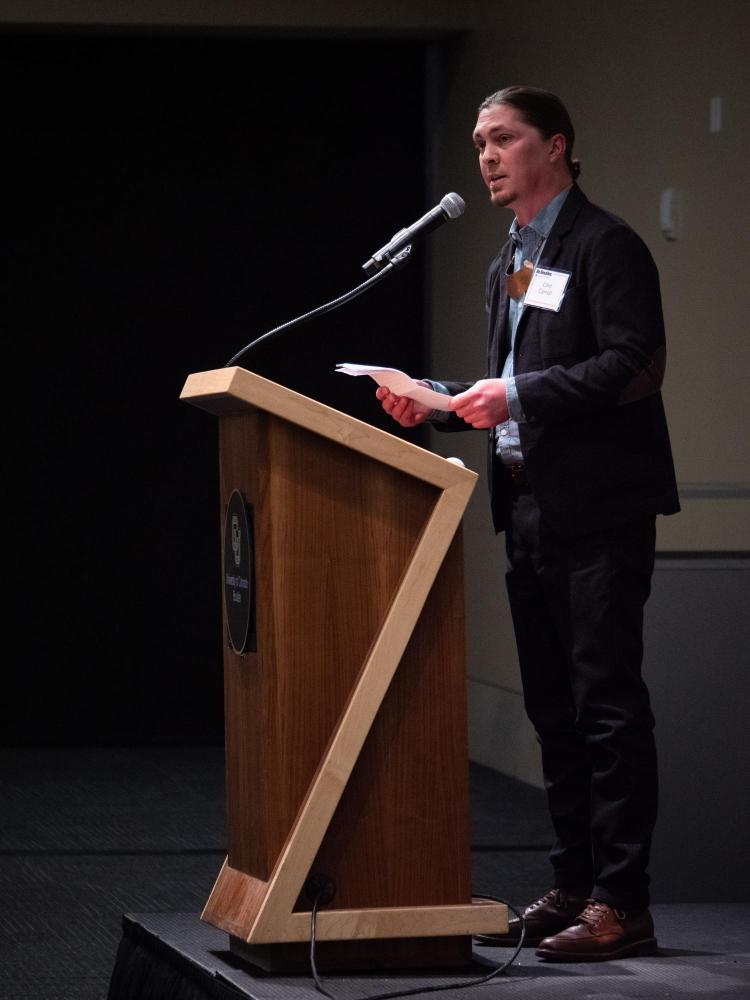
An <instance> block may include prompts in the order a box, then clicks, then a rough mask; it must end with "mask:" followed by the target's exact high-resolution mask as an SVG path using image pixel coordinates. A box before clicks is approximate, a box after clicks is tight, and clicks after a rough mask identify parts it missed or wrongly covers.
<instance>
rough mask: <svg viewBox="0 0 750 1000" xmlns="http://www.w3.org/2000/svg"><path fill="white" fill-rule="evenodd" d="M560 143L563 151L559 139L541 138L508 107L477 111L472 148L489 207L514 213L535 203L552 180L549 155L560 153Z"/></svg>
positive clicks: (553, 172) (554, 137)
mask: <svg viewBox="0 0 750 1000" xmlns="http://www.w3.org/2000/svg"><path fill="white" fill-rule="evenodd" d="M560 140H562V141H563V149H564V140H563V139H562V136H560V135H553V136H551V137H550V138H549V139H544V138H542V134H541V132H540V131H539V130H538V129H537V128H535V127H534V126H533V125H528V124H527V123H526V122H524V121H523V120H522V119H521V117H520V115H519V112H518V111H517V110H516V109H515V108H513V107H511V105H510V104H493V105H491V106H490V107H489V108H485V109H484V110H483V111H480V112H479V117H478V119H477V124H476V128H475V129H474V145H475V146H476V148H477V151H478V153H479V169H480V170H481V172H482V179H483V180H484V183H485V184H486V185H487V187H488V188H489V191H490V200H491V202H492V204H493V205H498V206H501V207H503V208H504V207H506V206H507V207H509V208H514V209H516V210H517V208H518V207H519V206H523V205H525V204H529V203H532V202H534V200H535V199H536V197H537V196H538V195H539V194H540V192H544V191H545V190H546V189H547V188H548V186H549V185H550V183H551V181H553V179H554V177H555V168H554V166H553V161H552V159H551V154H552V153H553V150H554V149H556V148H557V149H558V150H559V144H560Z"/></svg>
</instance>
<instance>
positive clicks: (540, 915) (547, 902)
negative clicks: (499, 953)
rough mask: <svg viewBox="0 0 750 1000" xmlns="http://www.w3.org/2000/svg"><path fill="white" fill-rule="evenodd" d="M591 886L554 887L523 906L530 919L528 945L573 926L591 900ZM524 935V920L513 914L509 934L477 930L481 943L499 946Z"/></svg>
mask: <svg viewBox="0 0 750 1000" xmlns="http://www.w3.org/2000/svg"><path fill="white" fill-rule="evenodd" d="M589 891H590V889H589V888H588V887H577V888H573V889H550V891H549V892H547V893H545V894H544V896H542V898H541V899H537V900H536V902H534V903H530V904H529V905H528V906H527V907H526V909H525V910H523V911H522V912H523V917H524V920H525V922H526V937H525V938H524V940H523V943H524V947H536V945H538V944H539V943H540V942H541V941H542V939H543V938H546V937H548V936H549V935H550V934H557V932H558V931H561V930H563V929H564V928H566V927H570V925H571V924H572V923H573V921H574V920H575V919H576V917H577V916H578V914H579V913H581V911H582V910H583V909H584V907H585V906H586V903H587V901H588V900H587V898H586V897H587V896H588V894H589ZM520 938H521V921H520V920H519V919H518V918H517V917H512V918H511V919H510V920H509V921H508V933H507V934H476V935H475V936H474V940H475V941H476V942H477V944H483V945H490V946H491V947H495V948H507V947H509V946H515V945H517V944H518V942H519V940H520Z"/></svg>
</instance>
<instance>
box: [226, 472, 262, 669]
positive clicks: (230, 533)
mask: <svg viewBox="0 0 750 1000" xmlns="http://www.w3.org/2000/svg"><path fill="white" fill-rule="evenodd" d="M253 564H254V546H253V518H252V510H251V508H250V506H249V504H248V503H247V502H246V500H245V498H244V497H243V495H242V494H241V493H240V491H239V490H232V493H231V495H230V497H229V503H228V504H227V512H226V516H225V518H224V563H223V571H224V609H225V611H226V616H227V628H228V630H229V643H230V645H231V647H232V649H233V650H234V651H235V653H244V652H246V650H248V649H255V579H254V576H255V574H254V565H253Z"/></svg>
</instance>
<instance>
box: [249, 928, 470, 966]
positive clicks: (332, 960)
mask: <svg viewBox="0 0 750 1000" xmlns="http://www.w3.org/2000/svg"><path fill="white" fill-rule="evenodd" d="M229 950H230V951H231V953H232V955H234V956H236V957H237V958H239V959H241V960H242V961H243V962H246V963H248V964H249V965H251V966H253V967H254V968H256V969H259V970H261V971H263V972H268V973H287V972H289V973H296V972H303V973H309V972H310V944H309V942H305V943H299V944H298V943H294V944H269V945H251V944H247V942H245V941H243V940H242V939H241V938H237V937H230V938H229ZM471 962H472V951H471V937H470V936H466V935H462V936H457V937H429V938H427V937H425V938H399V939H393V938H389V939H385V940H377V941H373V940H359V941H319V942H317V943H316V945H315V964H316V966H317V968H318V970H319V971H320V972H365V971H376V970H386V969H390V970H393V969H464V968H466V966H468V965H471Z"/></svg>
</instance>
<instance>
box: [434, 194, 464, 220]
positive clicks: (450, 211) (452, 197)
mask: <svg viewBox="0 0 750 1000" xmlns="http://www.w3.org/2000/svg"><path fill="white" fill-rule="evenodd" d="M440 207H441V208H442V210H443V211H444V212H445V214H446V215H447V216H448V218H449V219H457V218H458V217H459V215H463V214H464V209H465V208H466V202H465V201H464V200H463V198H462V197H461V195H460V194H456V192H455V191H452V192H451V193H450V194H447V195H446V196H445V197H444V198H441V199H440Z"/></svg>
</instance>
